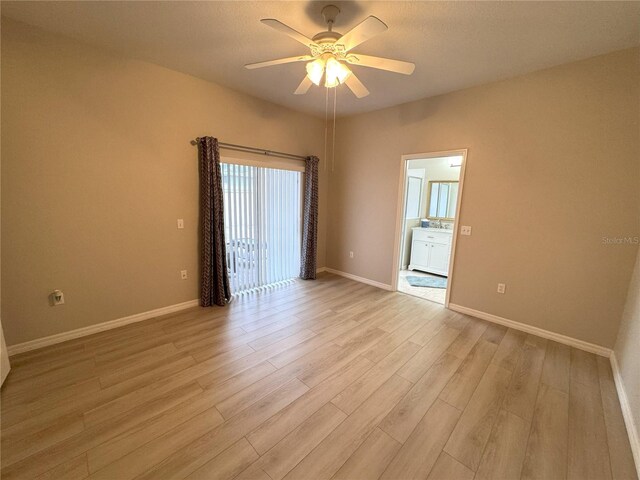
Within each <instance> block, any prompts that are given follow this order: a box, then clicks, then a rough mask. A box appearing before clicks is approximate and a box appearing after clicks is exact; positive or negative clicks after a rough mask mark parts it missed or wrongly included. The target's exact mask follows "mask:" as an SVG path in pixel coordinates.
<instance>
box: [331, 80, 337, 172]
mask: <svg viewBox="0 0 640 480" xmlns="http://www.w3.org/2000/svg"><path fill="white" fill-rule="evenodd" d="M337 99H338V89H337V88H334V89H333V146H332V148H331V173H333V168H334V166H335V164H336V104H337Z"/></svg>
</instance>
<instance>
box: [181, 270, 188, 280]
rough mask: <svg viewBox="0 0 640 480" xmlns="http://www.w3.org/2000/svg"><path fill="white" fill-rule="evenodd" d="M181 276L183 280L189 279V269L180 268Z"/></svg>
mask: <svg viewBox="0 0 640 480" xmlns="http://www.w3.org/2000/svg"><path fill="white" fill-rule="evenodd" d="M180 278H182V280H186V279H187V271H186V270H180Z"/></svg>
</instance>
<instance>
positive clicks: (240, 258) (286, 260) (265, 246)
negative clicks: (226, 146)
mask: <svg viewBox="0 0 640 480" xmlns="http://www.w3.org/2000/svg"><path fill="white" fill-rule="evenodd" d="M221 167H222V190H223V193H224V224H225V239H226V244H227V267H228V269H229V281H230V284H231V291H232V293H234V294H238V293H242V292H246V291H248V290H252V289H254V288H258V287H263V286H266V285H272V284H274V283H278V282H282V281H285V280H288V279H291V278H294V277H296V276H297V275H298V272H299V270H300V244H301V214H302V189H301V186H302V185H301V174H300V172H296V171H290V170H280V169H275V168H265V167H255V166H248V165H236V164H232V163H222V164H221Z"/></svg>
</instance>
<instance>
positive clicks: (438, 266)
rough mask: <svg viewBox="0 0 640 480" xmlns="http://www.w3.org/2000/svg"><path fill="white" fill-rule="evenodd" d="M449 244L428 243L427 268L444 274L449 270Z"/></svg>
mask: <svg viewBox="0 0 640 480" xmlns="http://www.w3.org/2000/svg"><path fill="white" fill-rule="evenodd" d="M449 248H451V247H450V246H449V245H443V244H440V243H430V244H429V250H430V252H429V269H430V270H432V271H436V272H439V273H442V274H444V275H446V274H447V273H448V271H449Z"/></svg>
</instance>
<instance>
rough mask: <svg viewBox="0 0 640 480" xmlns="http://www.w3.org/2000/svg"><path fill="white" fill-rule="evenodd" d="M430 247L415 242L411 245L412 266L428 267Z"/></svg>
mask: <svg viewBox="0 0 640 480" xmlns="http://www.w3.org/2000/svg"><path fill="white" fill-rule="evenodd" d="M429 245H431V244H430V243H427V242H423V241H414V242H413V243H412V244H411V265H412V266H416V265H417V266H421V267H425V268H426V267H427V265H429Z"/></svg>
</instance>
